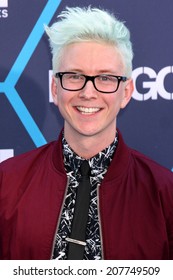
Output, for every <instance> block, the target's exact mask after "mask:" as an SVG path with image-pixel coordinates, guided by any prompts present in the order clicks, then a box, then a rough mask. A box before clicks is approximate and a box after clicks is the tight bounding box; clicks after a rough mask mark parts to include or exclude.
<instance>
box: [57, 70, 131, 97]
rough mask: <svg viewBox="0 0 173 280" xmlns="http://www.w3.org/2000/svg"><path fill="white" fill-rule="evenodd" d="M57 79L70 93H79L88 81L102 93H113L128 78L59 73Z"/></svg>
mask: <svg viewBox="0 0 173 280" xmlns="http://www.w3.org/2000/svg"><path fill="white" fill-rule="evenodd" d="M55 77H56V78H59V79H60V83H61V86H62V88H63V89H65V90H69V91H78V90H81V89H83V88H84V87H85V85H86V83H87V82H88V81H91V82H92V83H93V85H94V88H95V89H96V90H97V91H99V92H102V93H113V92H116V91H117V90H118V88H119V85H120V82H121V81H122V82H125V81H126V80H127V77H124V76H114V75H109V74H108V75H107V74H101V75H97V76H87V75H83V74H78V73H75V72H58V73H56V74H55Z"/></svg>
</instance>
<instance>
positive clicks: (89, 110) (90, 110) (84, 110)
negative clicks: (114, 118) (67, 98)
mask: <svg viewBox="0 0 173 280" xmlns="http://www.w3.org/2000/svg"><path fill="white" fill-rule="evenodd" d="M77 109H78V110H79V111H80V112H82V113H84V114H91V113H96V112H98V111H99V110H100V109H99V108H87V107H77Z"/></svg>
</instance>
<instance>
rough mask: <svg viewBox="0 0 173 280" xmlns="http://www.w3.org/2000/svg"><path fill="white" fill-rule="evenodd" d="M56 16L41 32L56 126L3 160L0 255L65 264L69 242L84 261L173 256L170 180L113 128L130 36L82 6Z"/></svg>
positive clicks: (123, 98) (126, 80) (124, 90)
mask: <svg viewBox="0 0 173 280" xmlns="http://www.w3.org/2000/svg"><path fill="white" fill-rule="evenodd" d="M59 18H60V20H59V21H57V22H56V23H54V24H53V25H52V26H51V27H50V28H49V27H46V32H47V34H48V36H49V38H50V44H51V48H52V54H53V78H52V96H53V100H54V103H55V105H56V106H57V107H58V108H59V110H60V112H61V114H62V116H63V118H64V129H63V130H62V132H61V134H60V136H59V139H58V140H57V141H55V142H52V143H49V144H47V145H45V146H43V147H41V148H38V149H36V150H34V151H31V152H28V153H26V154H24V155H20V156H17V157H15V158H13V159H9V160H7V161H5V162H3V163H2V164H1V167H0V258H1V259H51V258H52V259H70V257H69V254H68V253H69V248H70V244H71V243H73V244H74V246H76V247H75V248H76V249H75V250H77V248H78V246H81V247H82V246H83V247H82V248H84V252H83V257H82V258H83V259H95V260H99V259H173V174H172V173H171V172H170V171H168V170H167V169H165V168H163V167H161V166H159V165H158V164H157V163H155V162H153V161H152V160H150V159H148V158H147V157H145V156H144V155H142V154H140V153H139V152H137V151H134V150H132V149H130V148H129V147H127V146H126V144H125V143H124V142H123V139H122V136H121V133H120V131H119V130H118V129H117V126H116V119H117V115H118V113H119V110H120V109H122V108H125V107H126V105H127V104H128V102H129V101H130V99H131V96H132V92H133V81H132V79H131V72H132V57H133V51H132V46H131V42H130V34H129V31H128V29H127V28H126V27H125V25H124V24H123V23H122V22H120V21H118V20H117V19H116V18H115V17H114V16H113V15H111V14H109V13H108V12H106V11H103V10H99V9H92V8H90V7H89V8H84V9H82V8H67V9H66V10H65V11H64V12H62V13H61V15H59ZM83 162H87V164H88V163H89V166H90V168H91V171H90V185H91V191H90V202H89V210H88V212H87V213H88V214H87V216H88V218H87V226H86V236H85V240H84V241H82V242H81V241H80V240H77V241H76V240H75V239H73V238H70V236H71V232H72V225H73V222H74V212H75V206H76V204H77V202H76V201H77V194H78V191H79V190H78V189H80V188H78V187H79V183H80V180H81V174H80V166H81V165H82V163H83ZM82 211H83V210H82V209H81V211H80V210H79V212H81V213H83V212H82ZM76 227H78V223H77V226H76ZM78 230H79V231H80V228H79V229H78ZM78 243H79V244H78Z"/></svg>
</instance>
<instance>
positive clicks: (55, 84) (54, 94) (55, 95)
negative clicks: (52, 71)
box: [51, 76, 58, 106]
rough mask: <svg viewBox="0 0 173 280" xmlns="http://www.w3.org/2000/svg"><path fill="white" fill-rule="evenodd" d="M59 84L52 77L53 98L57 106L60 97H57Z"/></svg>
mask: <svg viewBox="0 0 173 280" xmlns="http://www.w3.org/2000/svg"><path fill="white" fill-rule="evenodd" d="M57 91H58V89H57V83H56V79H55V77H54V76H52V82H51V92H52V98H53V102H54V104H55V105H56V106H58V96H57Z"/></svg>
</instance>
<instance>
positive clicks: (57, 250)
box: [52, 135, 118, 260]
mask: <svg viewBox="0 0 173 280" xmlns="http://www.w3.org/2000/svg"><path fill="white" fill-rule="evenodd" d="M117 144H118V135H116V137H115V140H114V142H113V143H112V144H111V145H110V146H108V147H107V148H105V149H104V150H103V151H101V152H100V153H98V154H97V155H96V156H94V157H92V158H90V159H89V160H88V162H89V165H90V167H91V177H90V181H91V197H90V208H89V214H88V223H87V231H86V243H87V245H86V246H85V252H84V259H86V260H100V259H102V250H101V241H100V227H99V217H98V207H97V200H98V196H97V188H98V186H99V185H100V184H101V181H102V180H103V178H104V176H105V174H106V172H107V169H108V166H109V164H110V162H111V160H112V157H113V154H114V152H115V150H116V147H117ZM62 145H63V153H64V165H65V169H66V173H67V177H68V181H69V185H68V189H67V193H66V198H65V202H64V206H63V210H62V215H61V218H60V224H59V229H58V232H57V234H56V240H55V247H54V253H53V257H52V258H53V259H59V260H60V259H61V260H65V259H67V241H66V240H65V239H66V237H68V236H70V232H71V225H72V220H73V214H74V206H75V199H76V190H77V187H78V185H79V181H80V174H79V168H80V165H81V163H82V161H83V160H85V159H84V158H81V157H80V156H78V155H77V154H75V152H74V151H73V150H72V149H71V148H70V146H69V145H68V143H67V142H66V140H65V138H64V137H63V138H62Z"/></svg>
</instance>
